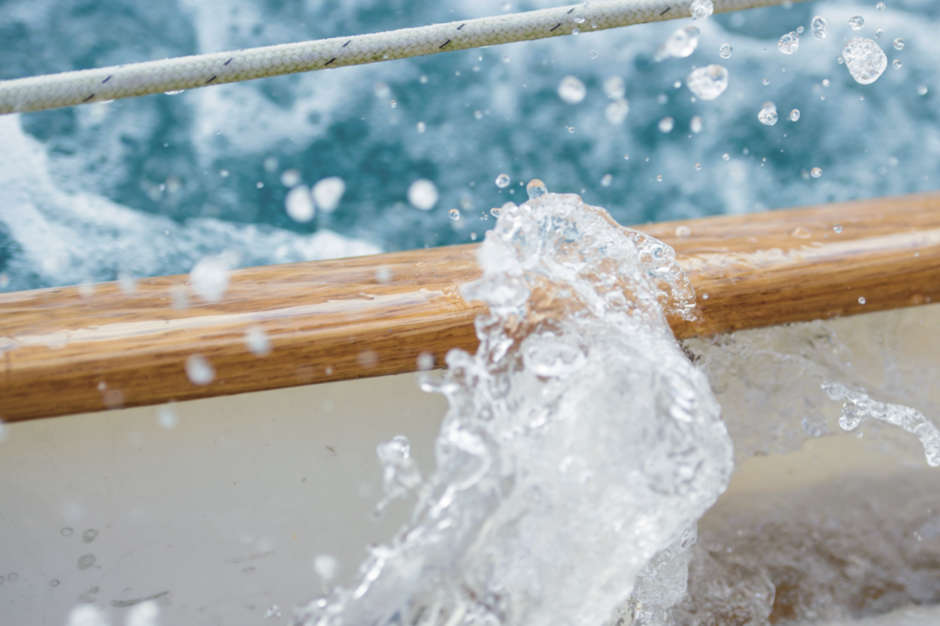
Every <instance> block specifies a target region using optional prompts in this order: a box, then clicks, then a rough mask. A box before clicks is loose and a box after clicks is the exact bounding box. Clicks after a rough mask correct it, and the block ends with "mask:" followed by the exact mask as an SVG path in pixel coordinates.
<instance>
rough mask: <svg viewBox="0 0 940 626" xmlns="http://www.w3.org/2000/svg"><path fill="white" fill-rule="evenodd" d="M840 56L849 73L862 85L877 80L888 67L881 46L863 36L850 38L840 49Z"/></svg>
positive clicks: (886, 58)
mask: <svg viewBox="0 0 940 626" xmlns="http://www.w3.org/2000/svg"><path fill="white" fill-rule="evenodd" d="M842 58H843V59H844V60H845V67H846V68H847V69H848V70H849V74H851V75H852V78H854V79H855V81H856V82H857V83H859V84H862V85H870V84H871V83H873V82H875V81H876V80H878V78H879V77H880V76H881V74H882V73H884V71H885V68H886V67H888V57H887V56H886V55H885V53H884V50H882V49H881V46H879V45H878V44H877V43H875V42H874V41H873V40H871V39H866V38H864V37H855V38H853V39H850V40H849V42H848V43H847V44H845V48H843V49H842Z"/></svg>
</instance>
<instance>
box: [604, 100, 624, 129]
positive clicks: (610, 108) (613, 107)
mask: <svg viewBox="0 0 940 626" xmlns="http://www.w3.org/2000/svg"><path fill="white" fill-rule="evenodd" d="M629 114H630V103H629V102H628V101H627V100H626V99H624V98H621V99H620V100H614V101H613V102H611V103H610V104H608V105H607V108H606V109H604V117H606V118H607V121H608V122H610V123H611V124H613V125H614V126H618V125H620V124H623V121H624V120H625V119H627V115H629Z"/></svg>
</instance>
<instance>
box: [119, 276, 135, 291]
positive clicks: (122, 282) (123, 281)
mask: <svg viewBox="0 0 940 626" xmlns="http://www.w3.org/2000/svg"><path fill="white" fill-rule="evenodd" d="M117 282H118V287H119V288H120V289H121V293H123V294H125V295H128V296H129V295H132V294H134V293H136V292H137V279H136V278H134V277H133V276H131V275H130V274H128V273H126V272H120V273H118V280H117Z"/></svg>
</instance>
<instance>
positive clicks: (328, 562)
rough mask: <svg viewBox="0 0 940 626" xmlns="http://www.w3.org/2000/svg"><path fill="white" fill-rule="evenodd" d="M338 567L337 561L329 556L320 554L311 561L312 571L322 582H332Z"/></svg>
mask: <svg viewBox="0 0 940 626" xmlns="http://www.w3.org/2000/svg"><path fill="white" fill-rule="evenodd" d="M338 567H339V563H338V562H337V560H336V559H335V558H334V557H332V556H330V555H329V554H320V555H317V556H316V557H315V558H314V559H313V569H314V571H315V572H316V573H317V576H319V577H320V578H321V579H323V581H324V582H326V581H329V580H333V577H334V576H336V570H337V568H338Z"/></svg>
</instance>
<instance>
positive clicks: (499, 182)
mask: <svg viewBox="0 0 940 626" xmlns="http://www.w3.org/2000/svg"><path fill="white" fill-rule="evenodd" d="M511 182H512V179H511V178H509V174H500V175H499V176H497V177H496V186H497V187H499V188H500V189H505V188H506V187H508V186H509V183H511Z"/></svg>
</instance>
